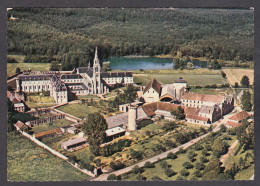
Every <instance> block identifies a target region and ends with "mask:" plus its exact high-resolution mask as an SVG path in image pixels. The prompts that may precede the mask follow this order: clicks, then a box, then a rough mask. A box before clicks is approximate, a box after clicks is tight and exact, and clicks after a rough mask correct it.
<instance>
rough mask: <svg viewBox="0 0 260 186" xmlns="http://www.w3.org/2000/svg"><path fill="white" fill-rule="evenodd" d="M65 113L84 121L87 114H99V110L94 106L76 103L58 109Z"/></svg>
mask: <svg viewBox="0 0 260 186" xmlns="http://www.w3.org/2000/svg"><path fill="white" fill-rule="evenodd" d="M57 109H58V110H61V111H63V112H66V113H68V114H71V115H73V116H76V117H78V118H81V119H83V118H84V117H86V115H87V114H90V113H94V112H98V109H97V108H96V107H94V106H86V105H85V104H80V103H75V104H67V105H64V106H61V107H58V108H57Z"/></svg>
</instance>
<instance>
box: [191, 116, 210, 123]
mask: <svg viewBox="0 0 260 186" xmlns="http://www.w3.org/2000/svg"><path fill="white" fill-rule="evenodd" d="M186 118H189V119H195V120H199V121H205V122H208V120H209V118H207V117H202V116H198V115H189V114H188V115H186Z"/></svg>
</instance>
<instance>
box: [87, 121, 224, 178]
mask: <svg viewBox="0 0 260 186" xmlns="http://www.w3.org/2000/svg"><path fill="white" fill-rule="evenodd" d="M215 125H216V127H215V128H214V130H213V132H217V131H218V130H219V129H220V125H221V122H219V123H216V124H215ZM209 134H210V133H207V134H204V135H202V136H200V137H198V138H196V139H193V140H191V141H189V142H187V143H185V144H183V145H180V146H179V147H176V148H174V149H171V150H168V151H166V152H164V153H162V154H159V155H157V156H154V157H152V158H149V159H146V160H144V161H141V162H139V163H136V164H134V165H132V166H129V167H126V168H124V169H121V170H118V171H114V172H111V173H107V174H102V175H100V176H99V177H97V178H94V179H92V180H91V181H106V180H107V177H108V175H110V174H115V175H117V176H118V175H121V174H124V173H126V172H129V171H130V170H132V168H133V167H134V166H136V165H137V166H139V167H142V166H144V164H145V162H147V161H149V162H151V163H153V162H156V161H157V160H158V158H160V159H162V158H165V157H166V156H167V154H168V153H169V152H172V153H176V152H178V151H179V149H180V148H183V149H186V148H188V147H190V146H191V145H193V144H194V143H196V142H198V141H199V140H201V139H203V138H205V137H206V136H208V135H209Z"/></svg>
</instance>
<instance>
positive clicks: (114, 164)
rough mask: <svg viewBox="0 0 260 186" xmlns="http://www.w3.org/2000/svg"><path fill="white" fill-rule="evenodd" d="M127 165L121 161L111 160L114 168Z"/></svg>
mask: <svg viewBox="0 0 260 186" xmlns="http://www.w3.org/2000/svg"><path fill="white" fill-rule="evenodd" d="M124 166H125V165H124V164H123V163H122V162H121V161H117V162H113V161H112V162H111V163H110V167H111V168H112V169H114V170H118V169H122V168H123V167H124Z"/></svg>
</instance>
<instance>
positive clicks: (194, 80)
mask: <svg viewBox="0 0 260 186" xmlns="http://www.w3.org/2000/svg"><path fill="white" fill-rule="evenodd" d="M179 77H182V78H184V79H185V80H187V82H188V84H190V85H212V84H225V83H226V80H225V79H224V78H222V77H221V75H219V74H213V75H207V74H206V75H205V74H147V76H134V81H135V82H141V85H145V84H147V83H148V82H149V81H150V80H151V79H152V78H155V79H157V80H158V81H160V82H161V83H164V84H171V83H174V81H175V80H177V79H178V78H179Z"/></svg>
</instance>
